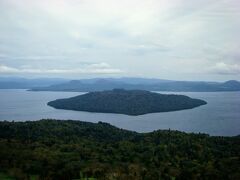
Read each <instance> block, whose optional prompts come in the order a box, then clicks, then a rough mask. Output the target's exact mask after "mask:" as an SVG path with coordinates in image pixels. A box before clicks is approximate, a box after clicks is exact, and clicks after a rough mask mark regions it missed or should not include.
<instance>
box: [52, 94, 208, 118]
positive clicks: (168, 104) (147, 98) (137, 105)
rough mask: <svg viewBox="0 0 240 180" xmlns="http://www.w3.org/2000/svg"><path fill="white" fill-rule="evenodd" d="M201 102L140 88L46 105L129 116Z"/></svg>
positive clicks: (175, 108)
mask: <svg viewBox="0 0 240 180" xmlns="http://www.w3.org/2000/svg"><path fill="white" fill-rule="evenodd" d="M204 104H206V102H205V101H202V100H199V99H192V98H189V97H187V96H183V95H164V94H159V93H152V92H148V91H142V90H123V89H114V90H112V91H102V92H90V93H87V94H84V95H80V96H76V97H72V98H68V99H58V100H55V101H51V102H49V103H48V105H50V106H53V107H55V108H57V109H68V110H78V111H89V112H102V113H120V114H128V115H141V114H147V113H154V112H168V111H177V110H182V109H191V108H194V107H198V106H201V105H204Z"/></svg>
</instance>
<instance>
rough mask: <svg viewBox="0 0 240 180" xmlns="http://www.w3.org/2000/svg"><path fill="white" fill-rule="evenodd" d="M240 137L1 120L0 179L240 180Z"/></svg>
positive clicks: (61, 122)
mask: <svg viewBox="0 0 240 180" xmlns="http://www.w3.org/2000/svg"><path fill="white" fill-rule="evenodd" d="M239 152H240V137H239V136H236V137H211V136H209V135H207V134H193V133H184V132H179V131H172V130H158V131H154V132H151V133H137V132H132V131H127V130H123V129H119V128H116V127H114V126H111V125H110V124H108V123H103V122H99V123H89V122H81V121H71V120H69V121H63V120H41V121H31V122H30V121H27V122H6V121H3V122H0V177H1V175H2V174H3V173H4V174H5V175H8V176H9V177H13V178H15V179H30V178H31V179H53V180H61V179H64V180H68V179H69V180H70V179H81V180H83V179H84V178H91V179H100V180H112V179H119V180H123V179H124V180H139V179H143V180H155V179H156V180H157V179H169V180H170V179H184V180H188V179H189V180H190V179H214V180H215V179H220V180H221V179H223V180H228V179H240V161H239V157H240V156H239Z"/></svg>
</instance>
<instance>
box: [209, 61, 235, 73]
mask: <svg viewBox="0 0 240 180" xmlns="http://www.w3.org/2000/svg"><path fill="white" fill-rule="evenodd" d="M209 70H210V72H212V73H217V74H223V75H232V74H236V75H237V74H240V64H226V63H224V62H219V63H216V64H215V65H214V66H213V67H210V68H209Z"/></svg>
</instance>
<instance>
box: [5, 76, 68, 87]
mask: <svg viewBox="0 0 240 180" xmlns="http://www.w3.org/2000/svg"><path fill="white" fill-rule="evenodd" d="M66 82H68V80H66V79H61V78H38V79H25V78H19V77H0V89H30V88H34V87H46V86H50V85H53V84H59V83H66Z"/></svg>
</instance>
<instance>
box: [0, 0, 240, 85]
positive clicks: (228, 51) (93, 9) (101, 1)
mask: <svg viewBox="0 0 240 180" xmlns="http://www.w3.org/2000/svg"><path fill="white" fill-rule="evenodd" d="M239 17H240V1H239V0H198V1H193V0H121V1H119V0H41V1H39V0H21V1H19V0H0V76H24V77H43V76H49V77H68V78H74V79H79V78H86V77H123V76H135V77H153V78H162V79H176V80H217V81H224V80H228V79H238V80H240V18H239Z"/></svg>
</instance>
